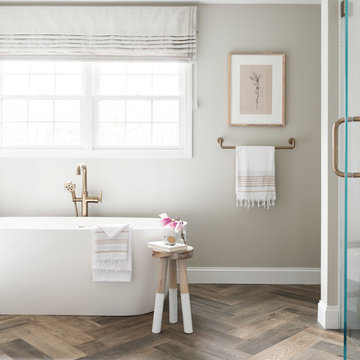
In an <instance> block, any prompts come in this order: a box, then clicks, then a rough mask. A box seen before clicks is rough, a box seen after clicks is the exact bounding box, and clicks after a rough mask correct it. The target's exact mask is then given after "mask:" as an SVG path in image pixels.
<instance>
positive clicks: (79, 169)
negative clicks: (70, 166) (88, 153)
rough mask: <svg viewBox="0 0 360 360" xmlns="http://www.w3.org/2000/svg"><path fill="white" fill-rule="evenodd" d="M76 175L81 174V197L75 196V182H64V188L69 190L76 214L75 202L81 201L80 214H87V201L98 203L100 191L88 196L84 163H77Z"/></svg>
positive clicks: (100, 198)
mask: <svg viewBox="0 0 360 360" xmlns="http://www.w3.org/2000/svg"><path fill="white" fill-rule="evenodd" d="M76 175H82V192H81V197H80V198H78V197H76V193H75V188H76V186H75V184H74V183H73V182H72V181H67V182H66V183H65V189H66V190H68V191H70V193H71V197H72V201H73V203H74V206H75V211H76V216H79V212H78V208H77V204H76V203H78V202H81V216H88V214H89V203H99V202H101V201H102V191H100V195H99V196H89V193H88V189H87V167H86V165H85V164H78V165H77V167H76Z"/></svg>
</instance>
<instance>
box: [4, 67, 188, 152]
mask: <svg viewBox="0 0 360 360" xmlns="http://www.w3.org/2000/svg"><path fill="white" fill-rule="evenodd" d="M191 113H192V106H191V64H184V63H175V62H159V63H150V62H103V63H90V62H88V63H81V62H55V61H54V62H44V61H41V62H35V61H27V62H26V61H2V62H0V156H1V155H5V156H7V155H10V156H11V155H13V154H19V155H20V156H22V155H24V154H26V155H30V156H32V155H35V156H38V155H40V156H48V155H51V156H60V157H61V156H90V157H98V156H99V157H102V156H110V157H117V156H120V157H121V156H124V157H190V156H191Z"/></svg>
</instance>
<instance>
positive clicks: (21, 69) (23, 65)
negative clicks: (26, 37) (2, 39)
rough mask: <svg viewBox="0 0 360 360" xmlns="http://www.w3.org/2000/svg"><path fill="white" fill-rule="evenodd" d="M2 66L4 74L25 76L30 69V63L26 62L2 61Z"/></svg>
mask: <svg viewBox="0 0 360 360" xmlns="http://www.w3.org/2000/svg"><path fill="white" fill-rule="evenodd" d="M2 65H3V71H4V73H5V74H26V73H28V72H29V69H30V63H28V62H26V61H4V62H3V63H2Z"/></svg>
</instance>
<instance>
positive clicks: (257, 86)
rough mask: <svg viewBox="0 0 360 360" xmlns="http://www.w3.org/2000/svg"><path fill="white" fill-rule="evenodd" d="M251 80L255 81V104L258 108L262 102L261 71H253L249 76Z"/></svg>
mask: <svg viewBox="0 0 360 360" xmlns="http://www.w3.org/2000/svg"><path fill="white" fill-rule="evenodd" d="M249 78H250V80H251V81H252V82H253V85H254V88H255V90H254V92H255V104H256V110H258V108H259V103H260V78H261V73H258V74H257V73H255V72H252V74H251V75H250V76H249Z"/></svg>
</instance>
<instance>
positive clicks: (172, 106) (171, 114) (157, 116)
mask: <svg viewBox="0 0 360 360" xmlns="http://www.w3.org/2000/svg"><path fill="white" fill-rule="evenodd" d="M178 121H179V101H178V100H154V102H153V122H178Z"/></svg>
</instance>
